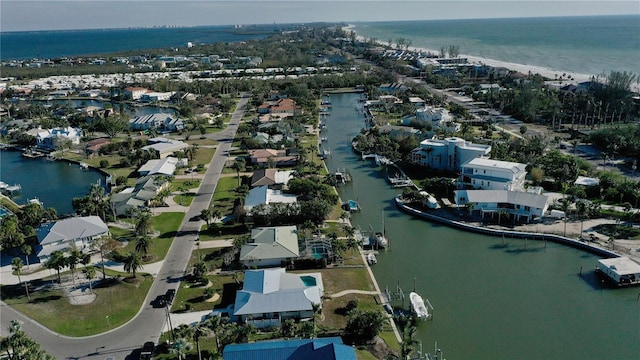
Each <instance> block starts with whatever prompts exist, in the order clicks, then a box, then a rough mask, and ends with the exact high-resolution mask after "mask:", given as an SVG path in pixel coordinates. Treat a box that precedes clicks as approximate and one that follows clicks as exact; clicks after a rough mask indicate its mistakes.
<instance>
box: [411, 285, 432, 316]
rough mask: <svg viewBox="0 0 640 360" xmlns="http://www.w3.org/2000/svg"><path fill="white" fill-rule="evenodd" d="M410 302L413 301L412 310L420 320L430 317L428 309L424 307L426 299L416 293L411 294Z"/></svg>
mask: <svg viewBox="0 0 640 360" xmlns="http://www.w3.org/2000/svg"><path fill="white" fill-rule="evenodd" d="M409 301H411V310H412V311H413V313H414V314H415V315H416V316H417V317H418V319H423V320H426V319H427V318H428V317H429V312H428V311H427V307H426V306H425V305H424V299H422V296H420V295H419V294H418V293H416V292H411V293H409Z"/></svg>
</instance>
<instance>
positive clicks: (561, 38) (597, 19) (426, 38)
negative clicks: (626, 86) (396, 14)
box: [352, 9, 640, 75]
mask: <svg viewBox="0 0 640 360" xmlns="http://www.w3.org/2000/svg"><path fill="white" fill-rule="evenodd" d="M354 25H355V27H354V28H353V29H352V30H354V31H355V32H356V34H358V35H359V36H362V37H365V38H367V39H371V38H375V39H377V40H378V41H383V42H387V41H389V40H391V41H392V42H394V43H395V42H396V40H397V39H399V38H404V39H409V40H410V41H411V46H412V47H419V48H425V49H430V50H435V51H436V52H439V51H440V49H441V48H442V47H444V48H448V47H449V45H455V46H458V47H459V48H460V53H461V54H466V55H470V56H477V57H482V58H487V59H494V60H498V61H502V62H509V63H515V64H525V65H531V66H536V67H542V68H547V69H551V70H555V71H558V72H559V73H560V74H562V72H567V73H579V74H587V75H599V74H602V73H605V74H609V73H610V72H611V71H612V70H615V71H627V72H631V73H634V74H638V75H640V9H639V15H625V16H580V17H547V18H517V19H472V20H428V21H389V22H362V23H355V24H354Z"/></svg>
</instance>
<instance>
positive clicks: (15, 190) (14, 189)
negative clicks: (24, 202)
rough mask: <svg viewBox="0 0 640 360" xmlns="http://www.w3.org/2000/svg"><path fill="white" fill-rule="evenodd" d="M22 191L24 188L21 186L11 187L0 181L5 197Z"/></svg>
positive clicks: (0, 187)
mask: <svg viewBox="0 0 640 360" xmlns="http://www.w3.org/2000/svg"><path fill="white" fill-rule="evenodd" d="M21 191H22V186H21V185H20V184H15V185H9V184H7V183H4V182H2V181H0V192H2V193H3V194H4V195H7V196H11V195H15V194H17V193H19V192H21Z"/></svg>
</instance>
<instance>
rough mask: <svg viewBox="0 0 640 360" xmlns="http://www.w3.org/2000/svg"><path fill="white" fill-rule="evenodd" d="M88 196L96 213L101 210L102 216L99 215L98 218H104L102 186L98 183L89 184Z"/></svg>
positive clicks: (98, 213)
mask: <svg viewBox="0 0 640 360" xmlns="http://www.w3.org/2000/svg"><path fill="white" fill-rule="evenodd" d="M89 198H90V199H91V203H92V207H93V208H94V209H95V211H96V215H97V216H100V215H101V214H100V212H102V216H100V218H101V219H102V220H105V213H104V202H105V201H104V188H103V187H102V186H100V185H99V184H91V187H90V188H89Z"/></svg>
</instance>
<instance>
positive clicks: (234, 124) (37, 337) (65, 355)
mask: <svg viewBox="0 0 640 360" xmlns="http://www.w3.org/2000/svg"><path fill="white" fill-rule="evenodd" d="M248 100H249V98H245V97H241V98H240V99H239V103H238V107H237V108H236V110H235V112H234V113H233V115H232V118H231V121H230V123H229V125H228V126H227V128H226V129H225V130H224V131H221V132H219V133H216V134H212V135H211V136H210V137H211V138H212V139H215V140H218V141H219V145H218V147H217V150H216V152H215V154H214V156H213V159H212V160H211V163H210V164H209V167H208V169H207V172H206V174H205V176H204V178H203V179H202V183H201V186H200V188H199V190H198V192H197V194H196V196H195V198H194V200H193V202H192V204H191V206H190V207H189V208H188V210H187V212H186V215H185V217H184V220H183V221H182V224H181V225H180V229H179V231H178V233H177V236H176V237H175V238H174V241H173V244H172V245H171V248H170V249H169V251H168V253H167V255H166V257H165V259H164V263H163V265H162V267H161V268H160V271H159V272H158V275H157V277H156V278H155V280H154V283H153V285H152V286H151V289H150V291H149V293H148V294H147V297H146V299H145V301H144V304H143V306H142V308H141V309H140V311H139V312H138V314H137V315H136V316H135V317H134V318H133V319H132V320H130V321H129V322H128V323H126V324H124V325H123V326H121V327H119V328H117V329H114V330H112V331H111V332H108V333H104V334H100V335H95V336H90V337H84V338H70V337H66V336H63V335H60V334H57V333H53V332H51V331H50V330H48V329H46V328H45V327H43V326H42V325H40V324H38V323H36V322H35V321H33V320H31V319H30V318H28V317H27V316H25V315H23V314H21V313H19V312H17V311H15V310H13V309H12V308H10V307H9V306H7V305H6V304H4V303H0V306H1V314H2V316H1V318H0V327H1V329H0V334H1V335H2V336H7V335H8V331H7V327H8V326H9V323H10V321H11V320H20V321H22V322H23V325H22V329H23V330H24V331H25V333H26V334H27V335H28V336H29V337H31V338H32V339H33V340H34V341H36V342H37V343H39V344H40V345H41V347H42V349H44V350H45V351H47V352H48V353H49V354H51V355H53V356H54V357H56V358H57V359H59V360H61V359H100V360H104V359H105V358H110V359H113V360H123V359H133V358H132V357H131V356H129V355H131V354H132V352H133V351H134V350H136V349H139V348H141V347H142V345H143V344H144V343H145V342H147V341H153V342H157V341H158V338H159V335H160V332H161V330H162V329H163V327H164V324H165V322H166V312H165V309H164V308H153V307H152V305H151V304H150V303H151V301H152V300H154V299H155V298H156V297H157V296H158V295H162V294H164V293H165V292H166V291H167V290H168V289H177V288H178V286H179V284H180V280H181V279H182V276H183V274H184V272H185V268H186V266H187V262H188V260H189V257H190V255H191V251H192V250H193V248H194V242H195V239H196V236H197V234H198V231H199V229H200V226H201V224H202V222H201V221H190V219H191V218H192V217H194V216H196V215H199V214H200V211H201V210H203V209H205V208H207V207H208V206H209V203H210V201H211V199H212V197H213V193H214V191H215V189H216V185H217V183H218V179H219V178H220V175H221V173H222V170H223V168H224V164H225V161H226V159H227V154H228V152H229V150H230V148H231V144H232V142H233V139H234V137H235V134H236V131H237V129H238V125H239V123H240V121H241V120H242V116H243V113H244V110H245V106H246V104H247V102H248ZM114 301H126V299H114ZM105 321H108V319H105Z"/></svg>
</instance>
